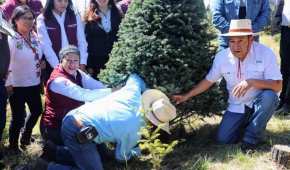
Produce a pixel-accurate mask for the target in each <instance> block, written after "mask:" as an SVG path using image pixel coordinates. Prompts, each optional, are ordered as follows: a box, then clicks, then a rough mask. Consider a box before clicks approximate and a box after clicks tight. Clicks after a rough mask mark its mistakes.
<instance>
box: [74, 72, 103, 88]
mask: <svg viewBox="0 0 290 170" xmlns="http://www.w3.org/2000/svg"><path fill="white" fill-rule="evenodd" d="M78 72H79V73H80V74H81V76H82V85H83V87H84V88H86V89H91V90H92V89H101V88H106V86H105V85H104V84H103V83H102V82H100V81H97V80H96V79H94V78H92V77H91V76H90V75H89V74H86V73H85V72H83V71H82V70H78Z"/></svg>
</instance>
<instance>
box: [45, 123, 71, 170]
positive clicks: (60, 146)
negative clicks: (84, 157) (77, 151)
mask: <svg viewBox="0 0 290 170" xmlns="http://www.w3.org/2000/svg"><path fill="white" fill-rule="evenodd" d="M40 132H41V136H42V138H43V140H44V141H51V142H52V143H54V144H55V145H56V153H55V156H54V159H53V160H50V161H54V162H56V163H60V164H65V165H71V166H75V163H74V161H73V158H72V156H71V154H70V152H69V150H68V148H67V147H66V146H64V143H63V141H62V138H61V132H60V129H57V128H49V127H46V126H45V125H43V124H41V125H40Z"/></svg>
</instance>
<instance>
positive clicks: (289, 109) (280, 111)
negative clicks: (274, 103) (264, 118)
mask: <svg viewBox="0 0 290 170" xmlns="http://www.w3.org/2000/svg"><path fill="white" fill-rule="evenodd" d="M275 114H277V115H284V116H286V115H289V114H290V106H288V105H286V104H284V105H283V106H282V107H281V108H280V109H278V110H276V111H275Z"/></svg>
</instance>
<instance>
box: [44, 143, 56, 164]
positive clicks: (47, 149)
mask: <svg viewBox="0 0 290 170" xmlns="http://www.w3.org/2000/svg"><path fill="white" fill-rule="evenodd" d="M56 147H57V146H56V145H55V144H54V143H53V142H52V141H50V140H47V141H45V142H44V145H43V149H42V150H43V153H42V155H41V156H40V157H41V158H42V159H44V160H47V161H55V156H56Z"/></svg>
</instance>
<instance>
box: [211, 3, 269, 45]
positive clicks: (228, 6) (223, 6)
mask: <svg viewBox="0 0 290 170" xmlns="http://www.w3.org/2000/svg"><path fill="white" fill-rule="evenodd" d="M212 1H213V3H212V6H211V10H212V22H213V24H214V26H215V27H216V28H217V29H218V30H219V31H220V32H221V33H226V32H228V29H229V26H230V21H231V20H232V19H238V15H239V7H240V0H212ZM246 11H247V15H246V18H247V19H251V20H252V28H253V31H254V32H260V31H262V30H263V29H264V28H265V27H266V26H267V25H269V24H270V12H271V9H270V5H269V0H246ZM220 46H224V47H227V46H228V42H227V40H226V39H225V38H224V37H223V38H222V39H221V38H220Z"/></svg>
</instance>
